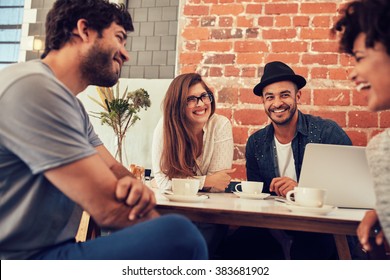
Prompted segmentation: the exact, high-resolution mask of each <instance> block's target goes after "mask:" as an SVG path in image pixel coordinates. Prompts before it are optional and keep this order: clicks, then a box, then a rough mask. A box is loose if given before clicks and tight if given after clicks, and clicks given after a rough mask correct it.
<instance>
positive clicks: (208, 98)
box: [187, 93, 213, 108]
mask: <svg viewBox="0 0 390 280" xmlns="http://www.w3.org/2000/svg"><path fill="white" fill-rule="evenodd" d="M199 100H202V102H203V104H210V103H211V102H213V95H212V94H211V93H203V94H202V95H201V96H199V97H197V96H194V95H191V96H188V97H187V107H188V108H194V107H196V105H198V102H199Z"/></svg>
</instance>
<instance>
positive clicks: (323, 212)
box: [283, 204, 337, 215]
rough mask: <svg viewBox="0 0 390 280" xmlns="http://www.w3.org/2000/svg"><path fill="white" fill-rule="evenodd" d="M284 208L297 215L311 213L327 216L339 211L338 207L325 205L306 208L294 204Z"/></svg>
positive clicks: (285, 205) (286, 205)
mask: <svg viewBox="0 0 390 280" xmlns="http://www.w3.org/2000/svg"><path fill="white" fill-rule="evenodd" d="M283 206H284V207H286V208H288V209H289V210H290V211H292V212H295V213H311V214H318V215H326V214H328V213H330V212H332V211H333V210H336V209H337V207H336V206H332V205H324V206H322V207H305V206H298V205H292V204H283Z"/></svg>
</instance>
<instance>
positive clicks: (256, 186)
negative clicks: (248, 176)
mask: <svg viewBox="0 0 390 280" xmlns="http://www.w3.org/2000/svg"><path fill="white" fill-rule="evenodd" d="M238 186H241V190H242V192H244V193H256V194H259V193H262V191H263V182H251V181H242V182H241V183H238V184H237V185H236V186H235V187H234V189H235V190H236V192H239V190H238V188H237V187H238Z"/></svg>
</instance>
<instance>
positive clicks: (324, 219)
mask: <svg viewBox="0 0 390 280" xmlns="http://www.w3.org/2000/svg"><path fill="white" fill-rule="evenodd" d="M155 192H156V198H157V210H158V211H159V212H160V213H161V214H166V213H178V214H182V215H185V216H187V217H188V218H189V219H191V220H192V221H194V222H205V223H215V224H226V225H231V226H250V227H261V228H270V229H282V230H298V231H307V232H318V233H330V234H333V235H334V238H335V242H336V247H337V252H338V255H339V258H340V259H351V254H350V250H349V246H348V243H347V238H346V235H356V228H357V226H358V224H359V222H360V221H361V219H362V218H363V216H364V213H365V212H366V210H363V209H336V210H335V211H333V212H331V213H328V214H327V215H316V214H312V213H293V212H290V210H289V209H287V208H286V207H284V206H283V205H282V204H281V203H279V202H276V201H275V200H274V199H273V198H271V197H269V198H267V199H264V200H251V199H242V198H239V197H237V196H236V195H235V194H233V193H210V194H207V195H209V199H207V200H205V201H204V202H200V203H185V202H172V201H169V200H168V199H167V198H165V197H164V196H163V195H161V194H160V193H159V192H158V191H157V190H155Z"/></svg>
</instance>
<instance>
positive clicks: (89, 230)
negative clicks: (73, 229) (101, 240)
mask: <svg viewBox="0 0 390 280" xmlns="http://www.w3.org/2000/svg"><path fill="white" fill-rule="evenodd" d="M100 234H101V232H100V227H99V226H98V225H97V224H96V223H95V221H94V220H93V219H92V218H91V216H90V215H89V214H88V213H87V212H85V211H84V212H83V215H82V217H81V221H80V225H79V229H78V231H77V234H76V241H77V242H84V241H86V240H91V239H95V238H96V237H99V236H100Z"/></svg>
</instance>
